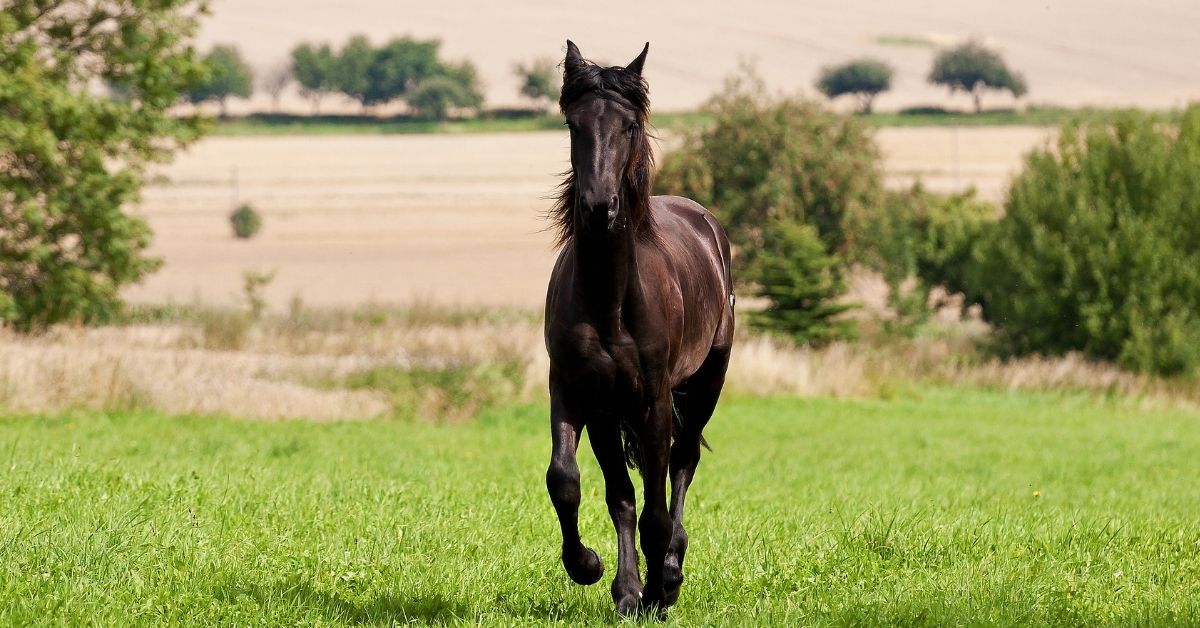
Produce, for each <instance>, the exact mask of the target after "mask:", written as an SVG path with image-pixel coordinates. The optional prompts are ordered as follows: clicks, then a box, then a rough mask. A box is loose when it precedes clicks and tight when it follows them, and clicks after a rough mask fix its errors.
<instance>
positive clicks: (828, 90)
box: [817, 59, 892, 113]
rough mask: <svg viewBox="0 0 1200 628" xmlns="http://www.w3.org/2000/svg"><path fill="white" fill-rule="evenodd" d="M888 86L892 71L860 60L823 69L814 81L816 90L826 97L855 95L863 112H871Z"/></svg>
mask: <svg viewBox="0 0 1200 628" xmlns="http://www.w3.org/2000/svg"><path fill="white" fill-rule="evenodd" d="M891 87H892V68H890V67H888V65H887V64H886V63H883V62H882V61H876V60H874V59H859V60H857V61H851V62H849V63H845V64H842V65H839V66H832V67H827V68H824V69H823V70H821V75H820V77H819V78H818V79H817V89H819V90H821V93H822V94H825V95H826V96H827V97H829V98H837V97H838V96H841V95H843V94H854V95H855V96H858V99H859V108H860V109H861V110H862V112H863V113H871V106H872V104H873V103H874V101H875V97H876V96H878V95H879V94H880V93H882V92H886V91H887V90H889V89H891Z"/></svg>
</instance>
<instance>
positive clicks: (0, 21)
mask: <svg viewBox="0 0 1200 628" xmlns="http://www.w3.org/2000/svg"><path fill="white" fill-rule="evenodd" d="M198 10H199V4H198V3H196V2H192V1H190V0H153V1H151V0H101V1H99V2H83V1H82V0H63V1H61V2H55V3H47V2H38V1H34V0H9V2H8V3H7V5H6V6H5V9H4V11H3V12H0V111H2V112H3V115H0V320H3V321H7V322H9V323H11V324H12V325H14V326H15V327H16V328H18V329H22V330H30V329H37V328H42V327H45V326H47V325H50V324H53V323H56V322H58V321H63V320H79V321H83V322H91V321H97V320H102V319H105V318H109V317H111V316H112V315H114V314H115V313H116V312H117V311H118V309H119V307H120V299H119V290H120V288H121V286H123V285H125V284H128V283H131V282H136V281H137V280H139V279H141V278H142V277H143V276H144V275H145V274H147V273H149V272H151V271H153V270H154V269H155V268H157V267H158V265H159V262H158V261H157V260H155V259H152V258H149V257H147V256H146V254H145V250H146V247H147V246H148V245H149V243H150V230H149V228H148V227H147V226H146V223H145V222H144V221H142V220H141V219H139V218H135V217H132V216H130V215H128V214H126V213H125V212H124V211H123V209H124V208H125V207H128V206H129V205H131V204H133V203H135V202H136V201H137V200H138V194H139V191H140V189H141V186H142V184H143V182H144V181H145V169H146V167H147V165H148V164H149V163H151V162H158V161H166V160H167V159H169V157H170V156H171V154H172V152H173V151H174V150H175V149H177V148H178V147H180V146H183V145H185V144H187V143H188V142H190V141H192V140H193V139H195V138H196V137H197V136H198V135H199V132H200V130H201V128H202V124H201V120H200V119H199V118H195V117H174V116H171V115H168V110H169V109H170V108H171V107H172V106H173V105H175V104H176V103H178V102H179V99H180V94H181V92H182V91H183V90H184V89H185V88H186V87H188V86H189V85H192V84H194V83H195V82H196V81H197V80H199V79H200V77H201V76H202V71H201V66H200V64H199V63H198V62H197V60H196V58H195V54H194V51H193V50H192V49H191V48H190V47H189V46H188V43H187V42H188V39H189V38H190V37H191V35H192V34H193V32H194V31H195V28H196V22H195V15H196V13H197V11H198ZM113 24H119V25H120V28H112V25H113ZM93 82H104V83H107V84H109V85H112V86H114V87H115V88H116V89H117V90H118V91H119V92H121V93H122V94H124V95H125V96H126V97H125V98H123V99H110V98H108V97H105V96H101V95H97V94H95V93H94V92H93V91H91V90H89V89H88V87H87V86H88V85H89V84H91V83H93Z"/></svg>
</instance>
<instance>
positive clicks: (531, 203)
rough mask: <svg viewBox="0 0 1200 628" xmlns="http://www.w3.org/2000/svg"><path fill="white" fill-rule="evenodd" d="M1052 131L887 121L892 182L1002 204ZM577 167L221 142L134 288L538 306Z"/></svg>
mask: <svg viewBox="0 0 1200 628" xmlns="http://www.w3.org/2000/svg"><path fill="white" fill-rule="evenodd" d="M1051 133H1052V132H1051V131H1049V130H1047V129H1043V128H1036V127H997V128H957V129H955V128H949V127H946V128H885V129H881V130H879V131H877V132H876V140H877V141H878V143H879V145H880V147H881V149H882V150H883V152H884V154H885V156H886V162H885V163H886V172H887V181H888V183H889V185H893V186H904V185H908V184H910V183H911V182H912V181H913V180H915V179H916V178H920V179H921V180H922V181H923V182H924V183H925V185H926V186H927V187H929V188H931V189H934V190H938V191H952V190H958V189H965V188H967V187H968V186H972V185H973V186H975V187H976V189H977V190H978V191H979V194H980V195H981V196H982V197H984V198H986V199H989V200H994V201H1000V200H1001V199H1002V197H1003V193H1004V188H1005V186H1006V183H1007V181H1008V178H1009V177H1010V176H1011V175H1012V174H1013V173H1014V172H1016V171H1017V170H1018V169H1019V167H1020V163H1021V156H1022V155H1023V154H1024V153H1026V152H1027V151H1029V150H1030V149H1032V148H1034V147H1035V146H1038V145H1041V144H1043V143H1044V142H1046V141H1047V139H1048V138H1049V137H1050V134H1051ZM663 145H664V146H666V147H667V148H670V147H671V145H672V140H671V138H670V137H669V136H667V137H665V138H664V140H663ZM566 167H567V136H566V134H565V133H559V132H541V133H514V134H471V135H446V134H441V135H371V136H332V137H329V136H285V137H214V138H209V139H205V140H203V141H201V142H200V143H198V144H196V145H195V146H193V147H191V149H189V150H188V151H187V152H186V153H183V154H181V155H180V156H179V157H178V158H177V159H176V160H175V162H174V163H172V164H170V165H169V166H167V167H165V168H164V169H163V171H162V175H163V180H162V181H161V182H160V183H159V184H157V185H154V186H152V187H150V188H149V189H147V190H146V192H145V195H144V200H143V202H142V204H141V206H140V207H139V208H137V210H136V211H137V212H138V213H140V214H141V215H143V216H145V217H146V218H147V220H148V221H149V223H150V225H151V227H152V228H153V229H154V233H155V238H154V245H153V252H154V254H156V255H159V256H161V257H162V258H163V259H164V261H165V265H164V267H163V268H162V269H161V270H160V271H159V272H157V273H155V274H153V275H151V276H150V277H149V278H148V279H147V280H146V281H145V282H144V283H143V284H141V285H138V286H134V287H132V288H130V289H129V290H128V291H127V293H126V296H127V297H128V298H129V299H130V300H132V301H134V302H148V303H163V302H169V301H173V302H176V303H192V302H194V301H200V302H204V303H210V304H230V303H233V302H235V301H236V300H237V299H238V298H239V296H238V295H239V293H240V291H241V283H242V275H243V272H244V271H248V270H253V271H275V272H276V276H275V279H274V281H272V283H271V284H270V285H269V286H268V287H267V288H266V296H267V298H268V300H269V302H270V303H271V304H272V305H273V306H274V307H277V308H281V307H284V306H286V304H287V303H288V302H289V301H291V300H292V299H293V298H294V297H299V298H300V299H302V300H303V302H304V303H306V304H310V305H320V306H357V305H361V304H363V303H370V302H374V303H387V304H405V303H411V302H414V301H423V302H430V301H432V302H437V303H443V304H453V305H485V306H503V307H516V308H523V309H524V308H530V309H531V308H536V307H537V306H538V305H539V303H540V302H541V300H542V298H543V294H544V290H545V285H546V284H545V282H546V278H547V276H548V275H549V271H550V267H551V265H552V264H553V260H554V251H553V250H552V248H551V240H552V238H551V235H550V234H549V233H547V232H546V231H545V226H546V223H545V221H544V220H542V215H543V214H544V212H545V211H546V209H547V208H548V207H549V206H550V201H549V200H548V199H547V196H548V195H550V194H551V193H552V192H553V189H554V186H555V185H556V183H557V181H558V180H559V174H558V173H561V172H562V171H563V170H565V169H566ZM235 179H236V185H235V184H234V180H235ZM235 199H236V200H237V201H238V202H247V203H250V204H251V205H253V206H254V207H255V208H256V209H257V210H259V211H260V212H261V213H262V215H263V219H264V228H263V230H262V232H261V233H260V234H259V235H258V236H257V237H256V238H254V239H252V240H249V241H238V240H235V239H234V238H233V236H232V234H231V232H230V227H229V221H228V218H227V215H228V213H229V212H230V211H231V209H232V207H233V206H234V201H235Z"/></svg>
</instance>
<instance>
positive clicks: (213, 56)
mask: <svg viewBox="0 0 1200 628" xmlns="http://www.w3.org/2000/svg"><path fill="white" fill-rule="evenodd" d="M203 65H204V69H205V75H204V78H202V79H201V80H199V81H198V82H196V83H195V84H194V85H192V86H191V87H190V88H189V89H188V91H187V99H188V100H189V101H191V102H193V103H202V102H205V101H208V100H215V101H217V102H218V103H220V105H221V115H225V114H226V112H227V107H226V105H227V101H228V99H229V97H230V96H239V97H241V98H249V97H250V94H251V93H253V91H254V71H253V70H251V69H250V65H249V64H247V63H246V61H245V60H244V59H242V54H241V53H240V52H238V49H237V46H213V49H212V50H210V51H209V53H208V54H207V55H205V56H204V59H203Z"/></svg>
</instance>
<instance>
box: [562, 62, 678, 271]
mask: <svg viewBox="0 0 1200 628" xmlns="http://www.w3.org/2000/svg"><path fill="white" fill-rule="evenodd" d="M588 94H595V95H597V96H598V97H600V98H603V99H605V100H608V101H611V102H614V103H616V104H618V105H621V106H622V107H625V108H626V109H629V110H630V111H632V112H633V113H634V114H635V115H636V116H637V119H638V125H637V131H636V134H635V136H634V138H633V151H632V153H631V154H630V157H629V163H628V164H626V167H625V172H624V173H623V184H624V185H623V186H622V191H623V196H624V197H623V198H622V199H621V200H622V202H625V203H628V204H629V205H628V207H629V217H630V222H631V224H630V228H633V229H635V230H636V235H637V236H638V237H640V238H643V239H653V238H654V237H655V234H656V232H655V229H654V221H653V219H652V218H651V216H650V186H651V182H652V178H653V174H654V153H653V151H652V150H651V148H650V139H651V137H652V136H651V135H649V134H648V133H647V130H646V127H647V125H648V124H649V119H650V90H649V87H648V86H647V85H646V80H645V79H644V78H642V77H641V76H640V75H638V74H635V73H633V72H630V71H628V70H626V69H625V68H622V67H608V68H605V67H600V66H599V65H596V64H595V63H592V62H590V61H585V62H583V65H582V66H580V67H577V68H575V69H573V70H571V71H569V72H567V73H566V74H565V75H564V77H563V86H562V92H561V95H560V97H559V99H558V104H559V108H560V109H561V110H562V111H563V113H566V110H567V108H568V107H570V106H571V105H572V104H574V103H575V102H577V101H579V100H580V99H581V98H583V97H584V96H587V95H588ZM577 200H578V190H577V188H576V182H575V171H574V169H573V168H572V169H570V170H567V171H566V172H564V173H563V181H562V183H560V184H559V185H558V189H557V192H556V193H555V195H554V205H553V206H552V207H551V210H550V215H549V219H550V220H551V222H552V226H553V229H554V230H555V231H556V232H557V235H556V238H555V246H557V247H561V246H563V245H565V244H566V243H568V242H570V241H571V239H572V238H574V236H575V204H576V201H577Z"/></svg>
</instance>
